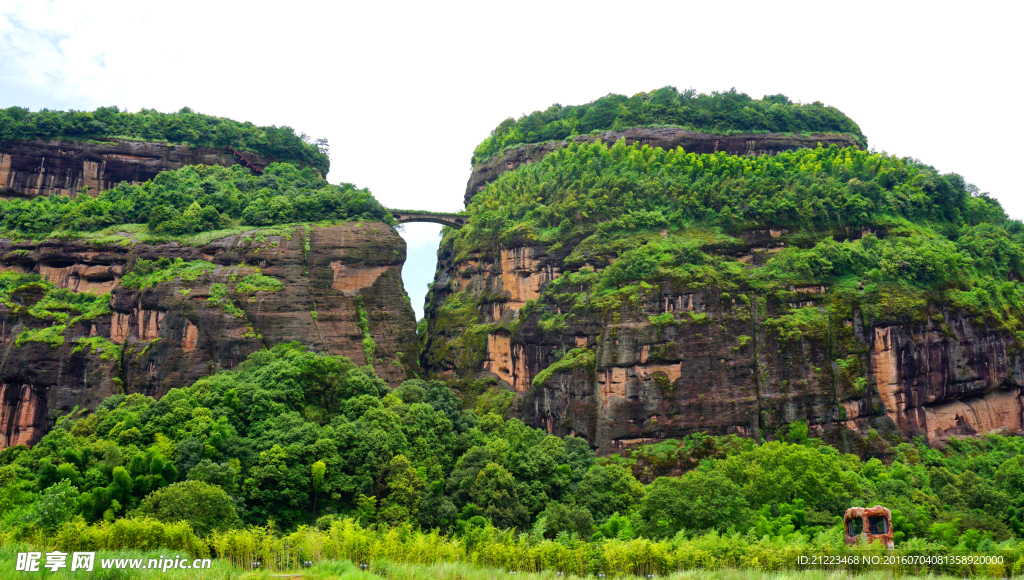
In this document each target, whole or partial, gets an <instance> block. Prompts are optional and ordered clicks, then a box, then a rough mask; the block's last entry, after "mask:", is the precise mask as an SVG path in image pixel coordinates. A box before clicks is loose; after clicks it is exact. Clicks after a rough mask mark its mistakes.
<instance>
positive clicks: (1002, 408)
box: [423, 230, 1024, 454]
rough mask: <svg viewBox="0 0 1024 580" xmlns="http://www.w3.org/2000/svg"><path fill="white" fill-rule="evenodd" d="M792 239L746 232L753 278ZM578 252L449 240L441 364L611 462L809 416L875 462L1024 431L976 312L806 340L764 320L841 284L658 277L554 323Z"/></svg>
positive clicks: (1006, 344) (430, 332) (824, 300)
mask: <svg viewBox="0 0 1024 580" xmlns="http://www.w3.org/2000/svg"><path fill="white" fill-rule="evenodd" d="M877 233H878V234H879V235H883V236H884V232H883V231H879V232H877ZM861 234H862V232H860V231H851V232H848V235H849V236H850V237H859V236H860V235H861ZM788 239H789V237H788V235H787V232H786V231H784V230H771V231H767V230H766V231H758V232H748V234H746V235H745V236H744V237H743V238H742V244H741V245H740V246H738V247H731V248H730V249H729V250H728V252H727V253H728V257H729V258H734V259H737V260H738V261H739V262H741V263H743V264H746V265H747V266H746V267H747V268H756V267H758V266H759V265H760V264H763V263H764V261H765V260H766V259H767V257H768V256H770V255H772V253H773V252H776V251H778V250H779V249H780V248H782V247H784V246H785V245H786V244H787V241H788ZM572 249H573V244H572V243H569V244H566V245H565V247H561V248H557V249H552V248H550V247H546V246H544V245H539V244H535V243H518V244H511V245H509V246H502V247H500V248H499V249H498V250H497V251H496V252H493V251H488V252H480V253H477V254H474V255H470V256H460V257H456V256H455V255H453V253H452V252H451V251H450V250H447V249H446V248H445V246H444V245H442V251H441V254H440V263H439V265H438V275H437V279H436V281H435V284H434V286H433V288H432V293H431V299H430V303H429V304H428V306H427V309H426V316H427V319H428V327H427V333H426V341H425V350H424V353H423V364H424V366H425V368H426V369H427V370H428V372H430V373H433V374H434V375H435V376H439V377H442V378H447V379H449V380H455V381H456V384H461V385H473V384H476V385H478V387H477V388H479V385H480V384H481V382H482V383H484V384H486V383H488V382H490V383H496V384H497V385H498V387H499V388H504V389H506V390H507V391H510V392H512V393H514V394H515V399H514V402H513V403H512V407H511V412H512V413H513V414H514V415H515V416H517V417H520V418H521V419H523V420H524V421H525V422H527V423H528V424H530V425H532V426H535V427H543V428H546V429H547V430H548V431H549V432H551V433H554V434H558V435H566V434H576V435H581V436H584V437H586V438H587V440H588V441H590V443H591V444H592V445H593V446H595V447H597V448H599V449H600V450H601V451H602V452H605V453H607V452H611V451H614V450H615V449H617V448H620V447H623V446H629V445H631V444H636V443H644V442H652V441H656V440H660V439H665V438H672V437H681V436H684V435H686V434H688V433H693V432H697V431H702V432H707V433H713V434H726V433H739V434H743V435H752V436H757V435H761V436H766V437H773V436H777V435H778V434H780V433H784V432H785V429H786V425H787V424H788V423H791V422H793V421H797V420H806V421H807V422H808V423H809V424H810V426H811V429H812V433H814V432H816V433H818V434H819V436H824V437H826V438H827V439H828V440H830V441H831V442H833V443H834V444H836V445H837V446H839V447H840V448H842V449H845V450H848V451H856V452H858V453H862V454H863V453H871V452H873V451H872V449H873V442H877V441H878V440H879V438H884V439H888V440H890V441H895V440H897V439H900V438H908V437H913V436H918V435H920V436H923V437H925V438H926V439H927V440H928V441H929V442H931V443H932V444H942V443H943V442H944V441H945V439H946V438H947V437H948V436H949V435H952V434H957V435H962V434H980V433H985V432H988V431H992V430H996V429H1008V430H1013V431H1019V430H1021V429H1024V398H1022V396H1021V395H1022V391H1021V386H1022V385H1024V367H1022V361H1021V357H1020V354H1019V352H1016V351H1015V350H1014V347H1013V341H1012V337H1008V336H1004V335H1001V334H999V333H997V332H994V331H992V330H991V329H989V328H988V327H987V326H985V325H984V324H983V323H980V322H979V321H977V320H975V319H972V318H971V317H968V316H966V315H965V314H963V313H962V312H957V311H950V310H949V309H947V308H943V307H942V306H940V305H931V306H929V309H930V310H929V311H930V312H931V316H930V318H929V319H928V320H927V321H926V322H922V323H917V324H894V323H892V322H891V321H890V322H885V321H876V320H873V319H872V318H871V317H870V315H866V314H864V313H863V312H862V311H860V310H853V311H852V312H851V315H850V316H849V317H848V318H845V319H842V320H828V321H827V323H826V324H827V329H828V330H827V332H823V333H822V334H821V336H813V335H808V336H803V337H801V338H799V339H793V338H792V337H789V338H787V337H786V336H784V335H783V334H781V333H780V332H778V331H777V329H776V328H775V327H773V326H772V324H771V323H770V322H767V321H769V320H777V317H778V316H779V315H780V314H783V313H787V312H792V311H793V310H794V309H800V308H808V307H810V308H813V309H814V312H818V311H824V310H825V306H826V305H827V304H828V301H829V300H830V292H829V288H827V287H825V286H812V287H793V288H791V292H790V294H789V297H788V300H787V301H785V302H780V301H778V300H777V299H775V298H772V297H765V296H761V295H759V294H758V291H757V290H756V289H753V288H740V289H739V290H737V289H735V288H730V289H729V291H728V292H726V291H725V289H724V288H722V287H720V286H719V285H717V284H714V283H710V284H707V283H702V284H700V285H695V286H692V287H687V286H677V285H674V284H673V283H671V282H656V283H654V284H653V285H652V286H651V287H650V288H649V289H648V290H646V291H644V292H641V293H639V294H638V295H637V296H636V297H635V298H633V299H632V300H630V301H626V302H624V303H623V304H622V305H621V306H620V307H617V308H615V309H613V310H611V311H600V310H595V309H591V310H589V311H586V312H584V313H580V312H578V311H575V310H574V311H573V315H572V316H569V317H567V318H566V320H567V322H566V323H564V324H550V323H545V322H544V321H545V319H546V320H549V321H550V320H551V319H552V316H553V315H556V314H557V315H561V314H562V313H569V312H570V310H573V298H572V296H571V295H569V294H557V293H545V292H543V290H544V288H545V287H546V285H548V284H549V283H550V282H551V281H552V280H556V279H558V278H559V277H560V276H562V275H565V274H567V273H568V272H563V266H562V265H563V263H564V261H563V260H564V258H565V257H566V256H567V255H568V254H569V252H570V251H571V250H572ZM606 265H607V261H605V262H603V263H602V262H601V261H600V260H596V261H595V262H594V263H593V264H588V265H586V266H585V267H589V268H594V269H597V270H600V269H601V268H602V267H604V266H606ZM570 290H572V289H571V288H563V289H561V290H560V292H563V293H566V292H569V291H570ZM530 300H534V301H536V302H533V303H530V304H529V306H528V307H527V308H526V310H521V309H522V308H523V307H524V304H526V303H527V301H530ZM572 349H578V350H575V351H573V350H572ZM875 447H877V446H875ZM881 447H883V448H884V444H882V445H881Z"/></svg>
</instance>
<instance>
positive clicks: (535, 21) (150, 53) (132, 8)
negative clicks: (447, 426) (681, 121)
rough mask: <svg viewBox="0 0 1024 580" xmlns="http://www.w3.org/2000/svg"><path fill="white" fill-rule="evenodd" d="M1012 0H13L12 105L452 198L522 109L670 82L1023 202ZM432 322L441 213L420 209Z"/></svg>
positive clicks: (1014, 207) (393, 197)
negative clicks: (217, 144) (231, 132)
mask: <svg viewBox="0 0 1024 580" xmlns="http://www.w3.org/2000/svg"><path fill="white" fill-rule="evenodd" d="M1020 16H1021V12H1020V10H1019V9H1018V10H1015V9H1014V8H1013V4H1012V3H1008V2H998V3H997V2H972V3H971V4H970V5H969V6H968V5H967V4H964V3H945V2H927V3H925V2H893V1H891V0H889V1H886V2H857V3H849V2H846V3H827V2H820V1H815V2H799V1H790V2H765V1H763V0H762V1H759V2H743V1H738V0H737V1H732V2H729V3H727V4H726V3H719V2H687V1H678V0H677V1H673V2H654V1H649V2H644V3H627V2H614V3H610V2H609V3H606V2H598V1H589V2H559V1H551V0H548V1H543V2H534V1H516V2H502V3H483V2H474V3H468V2H467V3H445V2H434V3H427V2H408V3H405V2H395V1H392V2H347V1H336V2H303V1H299V0H293V1H291V2H286V3H281V2H274V3H261V2H252V1H249V2H209V1H205V2H196V1H191V0H179V1H176V2H174V3H146V2H138V1H133V2H113V1H110V2H108V1H102V0H91V1H90V2H81V1H80V0H77V1H76V0H72V1H65V0H49V1H47V0H32V1H30V2H23V1H21V0H0V107H8V106H13V105H18V106H23V107H28V108H30V109H31V110H33V111H35V110H39V109H41V108H44V107H45V108H50V109H75V110H92V109H94V108H96V107H97V106H110V105H117V106H119V107H121V108H122V109H127V110H130V111H138V110H139V109H141V108H144V107H145V108H151V109H157V110H160V111H165V112H172V111H177V110H179V109H181V108H182V107H185V106H188V107H190V108H192V109H193V110H195V111H198V112H201V113H205V114H210V115H216V116H220V117H228V118H231V119H236V120H239V121H252V122H253V123H256V124H259V125H278V126H283V125H287V126H290V127H293V128H294V129H295V130H296V131H300V132H305V133H307V134H308V135H310V136H311V137H313V138H321V137H322V138H327V139H328V140H329V142H330V147H331V149H330V153H331V172H330V174H329V175H328V176H327V178H328V180H330V181H331V182H333V183H340V182H351V183H355V184H356V185H358V186H359V187H368V188H369V189H370V190H371V191H372V192H373V193H374V195H375V196H376V197H377V199H379V200H380V201H381V202H382V203H383V204H384V205H386V206H389V207H396V208H405V209H429V210H437V211H457V210H459V209H461V208H462V198H463V192H464V191H465V187H466V180H467V179H468V178H469V173H470V164H469V160H470V156H471V154H472V152H473V149H474V147H475V146H476V145H477V144H478V143H479V142H480V141H481V140H483V139H484V138H485V137H487V135H488V134H489V133H490V131H491V129H493V128H494V127H495V126H496V125H497V124H498V123H499V122H501V121H502V120H503V119H505V118H507V117H515V118H518V117H519V116H521V115H524V114H528V113H530V112H532V111H534V110H543V109H545V108H547V107H548V106H550V105H551V104H553V103H560V104H562V105H574V104H581V103H586V102H589V101H592V100H594V99H596V98H598V97H601V96H604V95H606V94H608V93H619V94H624V95H633V94H635V93H637V92H641V91H650V90H653V89H656V88H659V87H663V86H666V85H671V86H675V87H677V88H679V89H685V88H693V89H696V90H697V91H700V92H705V93H707V92H711V91H722V90H728V89H730V88H732V87H735V88H736V89H737V90H739V91H742V92H745V93H747V94H749V95H751V96H753V97H755V98H760V97H761V96H763V95H765V94H776V93H783V94H785V95H787V96H789V97H790V98H791V99H792V100H794V101H799V102H805V103H809V102H813V101H822V102H823V103H825V104H827V105H832V106H834V107H837V108H838V109H840V110H841V111H843V112H844V113H846V114H847V115H849V116H850V117H851V118H852V119H853V120H854V121H856V122H857V123H858V124H859V125H860V127H861V129H862V130H863V132H864V134H865V135H867V137H868V141H869V146H870V147H871V148H872V149H875V150H876V151H886V152H888V153H890V154H893V155H898V156H901V157H903V156H910V157H914V158H916V159H919V160H921V161H923V162H924V163H927V164H929V165H932V166H934V167H936V168H937V169H939V170H940V171H942V172H955V173H959V174H961V175H963V176H964V177H965V179H966V180H967V181H968V182H970V183H974V184H975V185H977V186H978V187H979V188H980V189H981V190H982V191H985V192H989V193H990V194H991V195H992V196H993V197H995V198H997V199H998V200H999V201H1000V202H1001V203H1002V204H1003V207H1004V208H1005V209H1006V211H1007V213H1008V214H1009V215H1010V216H1011V217H1013V218H1017V219H1021V218H1024V198H1022V196H1021V195H1020V193H1021V186H1020V181H1019V178H1018V173H1019V172H1018V168H1017V165H1016V162H1013V161H1012V156H1013V155H1015V153H1014V151H1016V146H1017V142H1016V139H1017V137H1018V136H1020V135H1022V134H1024V131H1022V129H1024V116H1022V115H1021V114H1020V113H1013V111H1015V110H1016V105H1017V100H1018V98H1019V92H1020V88H1021V77H1020V69H1021V64H1020V59H1021V56H1022V55H1024V35H1021V34H1019V30H1018V25H1019V23H1020V21H1021V18H1020ZM401 233H402V235H403V237H404V238H405V239H406V241H407V242H408V245H409V256H408V259H407V262H406V265H405V268H404V270H403V278H404V279H405V285H406V289H407V291H408V293H409V295H410V298H411V300H412V303H413V307H414V309H415V310H416V312H417V317H419V316H421V315H422V308H423V297H424V294H425V292H426V288H427V285H428V284H429V282H430V281H431V280H432V278H433V273H434V268H435V264H436V258H435V254H436V251H437V244H438V242H439V240H440V237H439V236H440V226H438V225H433V224H406V225H405V226H403V227H402V232H401Z"/></svg>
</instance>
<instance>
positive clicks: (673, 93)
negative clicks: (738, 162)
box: [473, 87, 867, 165]
mask: <svg viewBox="0 0 1024 580" xmlns="http://www.w3.org/2000/svg"><path fill="white" fill-rule="evenodd" d="M645 126H676V127H682V128H684V129H688V130H691V131H700V132H703V133H715V134H728V133H737V132H740V133H765V132H773V133H790V132H793V133H796V132H813V133H848V134H850V135H853V136H854V137H856V138H857V140H858V141H860V143H861V144H862V145H864V146H867V138H866V137H865V136H864V134H863V133H862V132H861V130H860V127H859V126H858V125H857V124H856V123H854V122H853V121H852V120H851V119H850V118H849V117H847V116H846V115H844V114H843V113H842V112H841V111H839V110H838V109H836V108H835V107H828V106H825V105H823V104H822V103H820V102H817V101H815V102H814V103H811V104H809V105H804V104H798V103H793V102H792V101H790V100H789V98H788V97H786V96H785V95H766V96H765V97H763V98H761V99H753V98H751V97H750V96H749V95H747V94H746V93H739V92H737V91H736V89H730V90H728V91H725V92H714V93H711V94H710V95H705V94H703V93H697V92H696V91H694V90H693V89H689V90H685V91H681V92H680V91H678V90H676V88H675V87H663V88H660V89H658V90H656V91H651V92H649V93H637V94H635V95H633V96H632V97H626V96H624V95H616V94H609V95H606V96H604V97H601V98H600V99H597V100H595V101H593V102H590V103H587V104H585V105H578V106H569V107H563V106H562V105H558V104H555V105H552V106H550V107H548V108H547V109H546V110H544V111H534V112H533V113H531V114H529V115H524V116H523V117H520V118H519V120H515V119H512V118H508V119H505V120H504V121H502V122H501V124H499V125H498V126H497V127H495V128H494V130H493V131H491V134H490V136H488V137H487V138H486V139H484V140H483V142H481V143H480V144H479V145H477V147H476V150H475V151H473V164H474V165H475V164H477V163H480V162H482V161H485V160H487V159H488V158H489V157H491V156H492V155H494V154H495V153H498V152H500V151H501V150H503V149H504V148H506V147H511V146H514V145H519V144H523V143H538V142H542V141H552V140H558V139H565V138H566V137H570V136H572V135H581V134H584V135H585V134H587V133H591V132H593V131H608V130H612V131H620V130H624V129H628V128H630V127H645Z"/></svg>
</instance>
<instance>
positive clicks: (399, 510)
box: [377, 455, 425, 525]
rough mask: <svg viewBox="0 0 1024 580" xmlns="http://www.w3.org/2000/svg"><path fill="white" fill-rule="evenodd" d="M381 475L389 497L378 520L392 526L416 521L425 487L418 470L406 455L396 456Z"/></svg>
mask: <svg viewBox="0 0 1024 580" xmlns="http://www.w3.org/2000/svg"><path fill="white" fill-rule="evenodd" d="M381 475H382V479H383V481H384V488H385V491H386V492H387V496H386V497H385V498H384V501H383V503H381V506H380V511H379V513H378V514H377V518H378V519H379V520H380V521H382V522H385V523H388V524H392V525H394V524H399V523H402V522H406V521H411V520H413V519H415V517H416V514H417V513H418V512H419V506H420V499H421V498H422V496H423V488H424V487H425V484H424V483H423V480H422V479H420V476H419V475H418V474H417V473H416V469H415V468H413V466H412V464H411V463H409V460H408V459H406V457H405V456H404V455H396V456H395V457H393V458H392V459H391V462H390V463H388V465H387V467H385V468H384V470H383V471H382V474H381Z"/></svg>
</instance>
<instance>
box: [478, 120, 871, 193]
mask: <svg viewBox="0 0 1024 580" xmlns="http://www.w3.org/2000/svg"><path fill="white" fill-rule="evenodd" d="M619 139H625V140H626V142H627V143H629V144H633V143H639V144H641V145H650V146H651V147H661V148H662V149H665V150H669V149H675V148H676V147H682V148H683V149H684V150H685V151H686V152H687V153H715V152H718V151H722V152H725V153H728V154H729V155H775V154H777V153H780V152H782V151H789V150H791V149H800V148H803V147H817V146H818V144H819V143H820V144H821V145H822V146H823V147H828V146H829V145H838V146H839V147H859V146H860V145H859V144H858V143H857V141H856V140H855V139H854V138H853V137H850V136H848V135H842V134H836V133H822V134H815V135H810V136H803V135H786V134H783V133H748V134H739V135H709V134H706V133H697V132H695V131H687V130H685V129H678V128H674V127H665V128H660V129H653V128H643V127H638V128H634V129H627V130H625V131H604V132H602V133H600V134H597V135H578V136H576V137H573V140H575V141H576V142H577V143H582V142H586V143H593V142H595V141H602V142H604V143H607V144H612V143H615V142H616V141H618V140H619ZM569 143H570V141H568V140H566V141H552V142H548V143H531V144H528V145H523V146H522V147H518V148H516V149H511V150H509V151H506V152H504V153H500V154H497V155H495V156H494V157H491V158H490V159H488V160H487V161H484V162H483V163H478V164H477V165H476V166H475V167H474V168H473V173H472V175H470V177H469V182H468V183H467V184H466V195H465V202H466V204H467V205H469V200H470V199H472V198H473V196H474V195H476V193H477V192H478V191H480V190H481V189H483V187H484V186H485V185H487V184H488V183H490V182H492V181H494V180H495V179H497V178H498V176H499V175H501V174H502V173H505V172H506V171H511V170H513V169H516V168H518V167H520V166H521V165H524V164H530V163H536V162H538V161H540V160H541V159H542V158H543V157H544V156H545V155H547V154H548V153H551V152H552V151H555V150H557V149H561V148H562V147H565V146H566V145H568V144H569Z"/></svg>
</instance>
